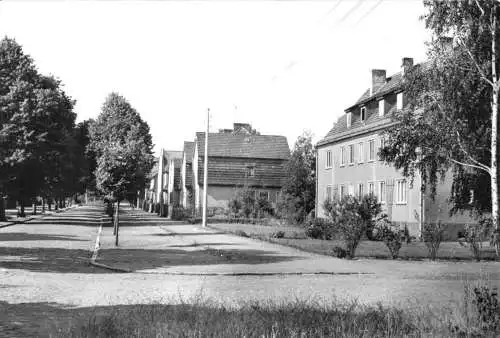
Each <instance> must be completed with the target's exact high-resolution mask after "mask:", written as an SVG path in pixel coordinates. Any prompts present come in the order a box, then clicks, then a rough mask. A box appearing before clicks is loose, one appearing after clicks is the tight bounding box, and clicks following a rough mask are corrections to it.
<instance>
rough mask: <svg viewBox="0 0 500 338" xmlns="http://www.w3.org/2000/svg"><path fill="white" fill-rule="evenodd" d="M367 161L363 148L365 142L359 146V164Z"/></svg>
mask: <svg viewBox="0 0 500 338" xmlns="http://www.w3.org/2000/svg"><path fill="white" fill-rule="evenodd" d="M364 160H365V152H364V147H363V142H360V143H359V144H358V163H363V162H364Z"/></svg>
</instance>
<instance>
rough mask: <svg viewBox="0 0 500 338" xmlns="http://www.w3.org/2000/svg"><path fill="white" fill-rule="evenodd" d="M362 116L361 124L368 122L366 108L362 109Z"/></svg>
mask: <svg viewBox="0 0 500 338" xmlns="http://www.w3.org/2000/svg"><path fill="white" fill-rule="evenodd" d="M360 116H361V122H363V121H364V120H366V107H361V112H360Z"/></svg>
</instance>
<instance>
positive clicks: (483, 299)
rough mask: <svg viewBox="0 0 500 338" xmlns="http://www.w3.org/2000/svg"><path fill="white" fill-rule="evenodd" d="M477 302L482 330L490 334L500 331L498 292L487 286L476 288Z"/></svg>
mask: <svg viewBox="0 0 500 338" xmlns="http://www.w3.org/2000/svg"><path fill="white" fill-rule="evenodd" d="M474 295H475V300H474V303H475V305H476V308H477V314H478V319H479V322H480V323H481V326H482V327H481V329H482V330H484V331H489V332H498V331H497V330H500V305H499V302H498V291H497V288H496V287H494V288H493V289H492V290H490V289H489V287H487V286H481V287H475V288H474Z"/></svg>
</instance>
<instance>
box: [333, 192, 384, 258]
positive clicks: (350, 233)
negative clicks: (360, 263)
mask: <svg viewBox="0 0 500 338" xmlns="http://www.w3.org/2000/svg"><path fill="white" fill-rule="evenodd" d="M323 208H324V209H325V211H326V212H327V214H328V216H329V219H330V220H331V222H333V231H334V233H336V234H337V233H338V234H339V235H340V236H341V238H342V240H343V241H344V243H345V247H346V252H347V257H348V258H354V256H355V254H356V248H357V247H358V244H359V242H360V241H361V238H362V237H363V236H368V235H367V231H368V230H370V232H371V231H373V224H374V222H376V220H377V219H378V218H380V217H382V216H381V215H380V213H381V206H380V203H378V202H377V200H376V197H374V196H373V195H368V196H364V197H363V198H361V199H358V198H356V197H354V196H350V195H349V196H345V197H343V198H341V199H338V198H334V199H327V200H326V201H325V202H324V203H323ZM370 237H371V233H370Z"/></svg>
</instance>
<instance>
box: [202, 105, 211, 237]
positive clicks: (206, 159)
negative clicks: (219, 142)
mask: <svg viewBox="0 0 500 338" xmlns="http://www.w3.org/2000/svg"><path fill="white" fill-rule="evenodd" d="M209 130H210V108H208V109H207V131H206V133H205V161H204V162H205V164H204V165H203V222H202V227H204V228H205V227H206V226H207V186H208V184H207V180H208V132H209Z"/></svg>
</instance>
